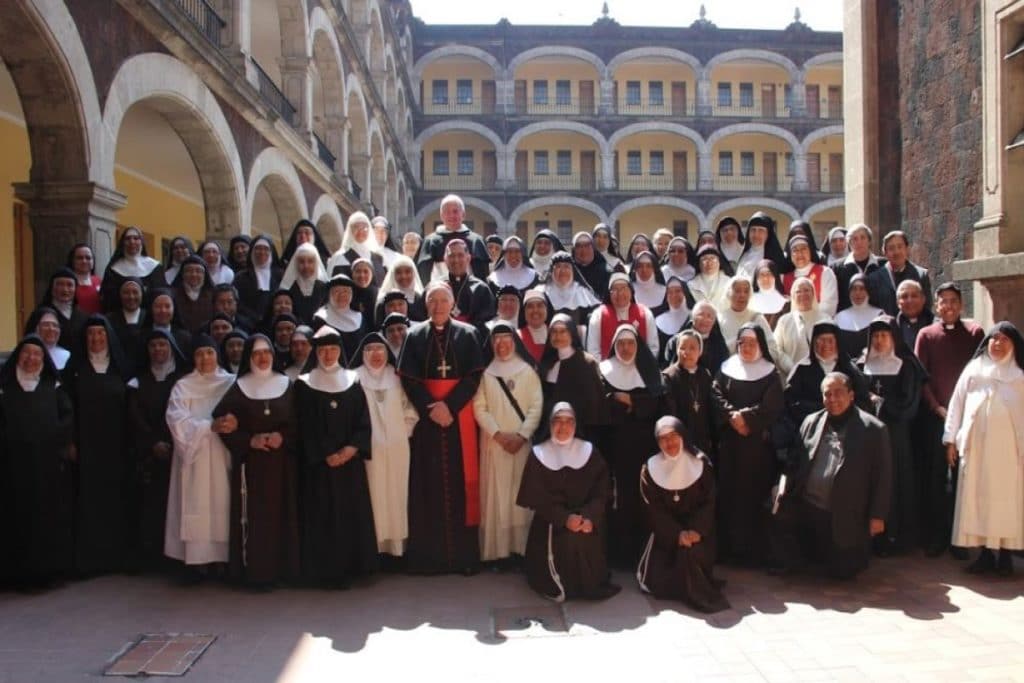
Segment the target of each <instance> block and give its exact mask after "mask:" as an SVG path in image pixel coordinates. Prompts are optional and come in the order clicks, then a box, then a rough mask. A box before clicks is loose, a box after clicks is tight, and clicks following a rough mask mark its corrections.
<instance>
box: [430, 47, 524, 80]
mask: <svg viewBox="0 0 1024 683" xmlns="http://www.w3.org/2000/svg"><path fill="white" fill-rule="evenodd" d="M445 57H471V58H473V59H476V60H479V61H481V62H483V63H484V64H486V65H487V66H489V67H491V69H492V70H493V71H494V79H495V80H498V79H502V78H504V74H505V69H504V68H503V67H502V66H501V62H499V61H498V60H497V58H496V57H495V56H494V55H492V54H491V53H490V52H487V51H486V50H481V49H480V48H478V47H473V46H471V45H444V46H443V47H438V48H435V49H433V50H431V51H430V52H428V53H427V54H425V55H423V56H422V57H420V58H419V59H417V60H416V63H415V64H414V65H413V67H412V75H413V78H414V79H415V80H416V81H421V80H423V71H424V70H425V69H426V68H427V67H428V66H430V65H431V64H432V63H434V62H436V61H437V60H439V59H443V58H445Z"/></svg>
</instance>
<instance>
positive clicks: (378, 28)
mask: <svg viewBox="0 0 1024 683" xmlns="http://www.w3.org/2000/svg"><path fill="white" fill-rule="evenodd" d="M374 15H376V17H377V20H376V21H374ZM368 29H369V31H370V39H369V40H368V41H366V63H367V64H368V65H369V66H370V69H384V68H385V64H384V59H385V55H386V52H385V50H387V44H388V41H387V39H386V38H385V37H384V20H383V19H382V18H381V9H380V5H378V4H377V3H376V2H373V3H372V4H371V5H370V20H369V26H368ZM374 39H376V40H378V41H380V50H379V54H376V55H375V54H373V52H372V50H373V43H374Z"/></svg>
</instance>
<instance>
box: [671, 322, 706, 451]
mask: <svg viewBox="0 0 1024 683" xmlns="http://www.w3.org/2000/svg"><path fill="white" fill-rule="evenodd" d="M674 339H675V340H676V356H677V360H676V362H674V363H673V364H672V365H670V366H669V367H668V368H667V369H666V370H665V371H664V372H662V377H663V378H664V382H665V401H666V408H667V412H668V414H669V415H674V416H676V417H677V418H679V419H680V420H682V422H683V424H684V425H686V431H687V434H688V438H687V443H688V444H689V445H690V446H692V447H693V448H694V449H697V450H699V451H700V452H702V453H704V454H705V455H707V456H708V457H709V458H712V460H714V458H715V457H716V454H717V449H716V445H717V444H716V442H717V436H716V434H715V421H714V419H713V416H714V403H713V400H712V396H711V385H712V383H713V382H714V376H713V375H712V374H711V372H709V371H708V369H707V368H706V367H704V366H703V365H701V364H700V360H701V357H702V356H703V353H704V339H703V338H702V337H701V336H700V333H699V332H697V331H696V330H694V329H688V330H683V331H682V332H680V333H679V334H678V335H677V336H676V337H675V338H674Z"/></svg>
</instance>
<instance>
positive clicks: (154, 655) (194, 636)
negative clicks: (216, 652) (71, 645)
mask: <svg viewBox="0 0 1024 683" xmlns="http://www.w3.org/2000/svg"><path fill="white" fill-rule="evenodd" d="M216 639H217V636H211V635H204V634H200V633H146V634H144V635H142V636H141V637H140V638H139V639H138V640H137V641H135V643H134V644H133V645H131V646H130V647H129V648H128V649H127V650H125V651H124V652H123V653H121V654H120V655H118V656H117V658H116V659H114V662H113V663H112V664H111V665H110V666H109V667H107V670H106V671H104V672H103V675H105V676H139V675H142V674H145V675H148V676H184V675H185V674H186V673H188V670H189V669H190V668H191V667H192V665H193V664H195V662H196V660H197V659H199V657H201V656H202V654H203V653H204V652H206V648H208V647H210V645H211V644H212V643H213V641H214V640H216Z"/></svg>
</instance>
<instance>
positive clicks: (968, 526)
mask: <svg viewBox="0 0 1024 683" xmlns="http://www.w3.org/2000/svg"><path fill="white" fill-rule="evenodd" d="M942 442H943V443H944V444H946V457H947V460H948V461H949V462H950V465H953V464H954V463H956V462H957V460H959V463H960V472H959V482H958V487H957V492H956V508H955V514H954V519H953V544H954V545H958V546H962V547H968V548H970V547H976V546H981V548H982V550H981V555H980V556H979V557H978V559H977V560H976V561H975V562H974V563H973V564H972V565H971V566H970V568H969V571H971V572H972V573H977V574H980V573H984V572H987V571H992V570H995V571H996V572H998V573H999V574H1002V575H1009V574H1011V573H1012V572H1013V560H1012V558H1011V557H1010V551H1011V550H1021V549H1022V548H1024V338H1022V337H1021V334H1020V332H1019V331H1018V330H1017V328H1016V327H1014V326H1013V325H1012V324H1010V323H1008V322H1005V321H1004V322H1000V323H998V324H996V325H995V326H994V327H993V328H992V329H991V330H989V333H988V335H987V336H986V337H985V339H984V340H983V341H982V343H981V345H980V346H979V347H978V352H977V353H976V354H975V356H974V359H973V360H972V361H971V362H970V363H968V364H967V367H966V368H964V371H963V374H961V375H960V379H959V380H958V381H957V383H956V389H954V390H953V397H952V398H951V399H950V401H949V413H948V414H947V416H946V429H945V432H944V434H943V436H942ZM996 551H998V554H999V559H998V561H997V560H996Z"/></svg>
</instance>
